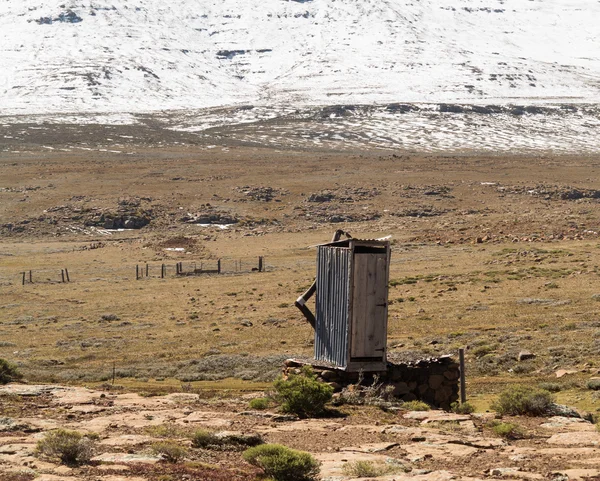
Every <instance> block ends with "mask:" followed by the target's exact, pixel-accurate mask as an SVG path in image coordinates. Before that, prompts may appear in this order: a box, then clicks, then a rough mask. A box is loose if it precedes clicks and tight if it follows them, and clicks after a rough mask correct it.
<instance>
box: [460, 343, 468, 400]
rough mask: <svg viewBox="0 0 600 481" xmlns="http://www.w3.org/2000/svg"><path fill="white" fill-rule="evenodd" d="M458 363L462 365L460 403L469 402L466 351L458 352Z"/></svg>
mask: <svg viewBox="0 0 600 481" xmlns="http://www.w3.org/2000/svg"><path fill="white" fill-rule="evenodd" d="M458 362H459V364H460V403H461V404H462V403H465V402H467V387H466V386H465V349H464V348H462V347H461V348H460V349H459V350H458Z"/></svg>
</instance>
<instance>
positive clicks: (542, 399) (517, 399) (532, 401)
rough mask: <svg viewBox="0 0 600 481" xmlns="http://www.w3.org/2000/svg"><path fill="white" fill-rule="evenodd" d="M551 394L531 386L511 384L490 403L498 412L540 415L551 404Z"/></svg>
mask: <svg viewBox="0 0 600 481" xmlns="http://www.w3.org/2000/svg"><path fill="white" fill-rule="evenodd" d="M553 401H554V400H553V399H552V394H550V393H549V392H548V391H546V390H544V389H539V388H536V387H532V386H511V387H509V388H508V389H506V390H505V391H503V392H502V393H501V394H500V396H499V397H498V399H497V400H496V401H495V402H494V403H493V404H492V409H494V410H495V411H497V412H498V413H500V414H512V415H515V416H516V415H520V414H525V415H528V416H542V415H544V414H546V413H547V412H548V410H549V409H550V407H551V406H552V404H553Z"/></svg>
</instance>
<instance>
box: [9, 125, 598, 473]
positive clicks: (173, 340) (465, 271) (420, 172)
mask: <svg viewBox="0 0 600 481" xmlns="http://www.w3.org/2000/svg"><path fill="white" fill-rule="evenodd" d="M65 128H66V127H65ZM131 128H133V127H127V128H126V129H125V130H122V131H119V129H118V128H117V127H115V128H114V129H113V128H112V127H111V137H106V135H107V132H106V129H101V128H99V127H98V128H95V127H94V128H91V127H90V129H88V130H89V133H90V136H89V138H87V141H88V144H85V145H84V142H85V141H86V140H85V139H84V138H79V137H77V138H75V139H71V140H72V141H73V142H75V144H77V146H78V147H81V148H85V149H86V150H81V149H80V148H77V149H74V148H72V145H69V144H67V143H65V141H64V140H61V139H63V137H64V135H65V132H62V131H58V130H57V129H52V135H51V136H48V135H49V134H48V133H46V134H44V135H42V136H41V137H39V138H37V137H35V135H37V134H31V133H30V134H28V136H27V142H26V145H25V144H24V143H23V142H24V141H23V142H22V141H17V140H15V142H14V144H11V145H10V149H5V150H3V151H2V152H0V172H2V174H1V175H0V294H1V300H0V358H6V359H8V360H10V361H11V362H14V363H16V364H17V365H18V367H19V369H20V370H21V371H22V372H23V373H24V374H25V376H26V379H28V380H29V382H31V383H35V382H40V383H53V384H55V385H56V386H65V385H67V384H69V385H75V386H82V385H87V386H88V387H89V388H90V389H91V390H88V389H86V388H83V387H72V386H70V387H56V386H55V387H48V388H45V389H40V388H38V387H35V386H34V385H31V386H26V387H23V386H9V387H8V388H6V389H4V391H3V393H4V394H3V395H2V396H1V397H0V401H1V404H0V416H2V418H3V420H2V422H1V423H0V425H1V426H2V429H3V434H2V438H1V439H2V441H1V443H0V444H1V445H2V447H0V450H1V451H0V462H2V463H4V464H2V465H0V466H1V468H2V470H4V471H5V472H4V473H3V474H0V479H2V481H4V479H6V480H9V481H17V480H19V481H21V480H28V479H31V478H32V476H33V474H32V473H33V472H34V471H35V473H36V474H40V476H39V479H42V480H43V479H47V480H59V479H66V480H70V479H96V478H98V479H100V478H104V479H112V480H113V481H115V480H117V479H121V478H123V477H125V478H127V479H136V478H140V479H150V480H152V481H155V480H158V479H161V481H163V480H167V479H175V480H179V479H190V478H189V477H190V476H191V477H192V479H193V476H197V477H198V476H200V478H201V476H204V477H205V478H207V479H211V477H210V476H212V479H219V478H218V477H216V474H215V473H214V472H212V474H211V475H210V476H209V475H208V474H206V472H204V471H202V470H206V469H213V470H215V469H217V470H222V471H223V472H225V473H226V475H227V479H236V478H235V476H238V478H239V479H246V478H247V477H248V476H251V477H252V476H254V472H253V471H251V468H250V467H249V466H246V465H242V464H241V461H240V460H241V457H240V454H239V452H230V451H226V452H220V451H219V452H213V451H202V450H197V449H190V450H189V453H188V462H187V464H186V465H183V464H178V465H177V466H173V465H171V464H169V463H165V462H163V461H160V460H159V459H158V458H157V457H156V456H154V457H153V456H152V455H151V449H150V446H151V445H152V443H154V442H155V441H156V439H162V438H161V436H162V435H163V434H165V433H164V432H163V431H161V433H162V434H161V435H159V434H158V432H157V431H156V430H153V428H152V426H163V425H168V426H171V425H173V426H175V428H177V429H174V430H173V431H169V432H170V434H169V436H171V437H176V438H177V439H178V440H179V441H178V442H180V443H181V444H182V445H189V438H188V437H186V436H187V434H189V429H187V428H188V427H189V426H192V427H195V426H208V427H210V428H214V429H217V430H242V431H249V432H259V433H260V434H262V435H264V436H265V439H266V440H268V441H273V442H282V443H283V444H286V445H289V446H291V447H296V448H300V449H306V450H308V451H310V452H312V453H314V454H315V455H317V456H318V457H319V459H321V460H322V461H323V465H322V467H323V471H322V472H323V476H324V477H325V478H334V479H335V478H336V477H338V478H339V477H341V476H342V474H341V471H340V469H341V466H342V465H343V464H344V463H345V462H348V461H349V460H353V459H361V458H360V457H361V456H363V457H365V459H373V460H380V461H383V462H385V460H386V459H387V458H391V459H395V460H396V461H394V462H393V463H392V464H394V463H396V464H400V465H402V466H403V467H405V468H406V469H407V470H408V469H409V468H410V471H408V472H403V473H396V474H394V475H393V476H392V477H390V478H389V479H404V477H407V479H408V478H415V479H450V478H451V477H452V476H454V477H455V478H461V477H462V478H469V477H470V478H474V479H479V478H481V479H483V478H490V477H491V478H501V477H514V478H517V479H524V478H536V477H542V478H544V479H553V478H556V479H557V480H558V479H561V480H562V479H571V478H572V479H577V477H578V476H579V477H585V476H588V477H591V478H593V477H594V476H598V473H597V472H596V471H595V470H596V469H597V468H596V465H597V463H598V460H599V459H600V455H599V454H598V452H597V442H598V441H599V439H598V433H597V432H596V431H595V430H594V429H595V427H594V426H592V424H590V423H589V422H587V421H584V420H575V421H573V420H572V419H569V420H565V419H550V420H547V419H537V418H520V419H511V420H510V421H511V422H515V423H517V424H520V425H521V426H522V427H523V430H524V432H525V435H524V437H523V438H522V439H517V440H508V441H507V440H504V439H500V438H498V437H496V436H494V435H493V433H492V430H491V429H490V427H489V424H488V421H489V418H490V417H492V416H493V415H492V414H488V413H486V411H487V410H489V406H490V401H491V400H492V398H493V397H494V396H495V394H496V393H497V392H498V391H499V390H501V389H502V388H504V387H505V386H507V385H512V384H516V383H525V384H530V385H544V386H545V387H547V388H550V389H551V390H552V391H554V392H556V396H557V400H558V402H560V403H564V404H569V405H571V406H575V407H577V408H579V409H581V410H585V411H590V412H595V411H596V410H597V409H598V407H599V405H598V392H597V391H596V390H595V387H590V386H592V385H593V386H596V385H597V384H596V381H597V377H598V375H599V374H600V371H599V370H600V361H599V358H598V355H599V353H600V341H599V339H600V314H599V312H600V311H599V307H598V306H600V304H598V299H600V285H599V284H598V280H599V276H600V267H599V266H600V251H599V250H598V246H599V245H600V243H599V235H600V223H599V221H598V205H599V202H600V184H598V182H597V175H596V174H597V172H598V165H599V164H598V157H597V156H594V155H586V156H575V155H573V156H553V155H550V154H543V155H542V154H540V155H530V156H517V155H513V156H500V155H497V156H496V155H478V154H474V153H456V154H452V155H446V154H438V155H428V154H427V155H425V154H417V153H412V152H407V151H404V150H403V151H385V152H383V151H377V152H376V153H374V152H373V151H370V150H369V149H357V150H352V149H349V150H346V151H344V152H332V151H330V150H322V149H320V150H310V149H307V148H302V149H300V148H298V149H296V150H294V149H292V148H285V149H283V148H282V149H280V150H278V149H275V148H264V146H259V145H256V146H255V145H250V146H249V145H245V144H240V143H239V142H236V141H235V140H231V141H229V142H223V143H222V145H221V143H219V145H218V146H216V145H212V144H211V145H208V144H207V145H204V144H201V145H196V144H193V143H191V141H189V139H187V140H186V139H185V138H183V137H181V136H175V134H173V135H174V137H160V138H159V137H152V136H151V137H148V138H147V142H146V143H143V142H139V141H137V140H135V141H134V140H131V138H134V139H137V138H138V137H139V136H136V135H137V134H136V133H135V132H132V131H130V130H128V129H131ZM32 132H34V131H33V130H32ZM138 133H139V132H138ZM91 134H93V135H91ZM133 134H136V135H133ZM40 135H41V134H40ZM118 135H123V136H125V137H124V138H127V139H128V140H124V141H123V142H122V143H121V142H117V141H114V139H115V138H118ZM157 135H158V134H157ZM182 135H183V134H182ZM109 139H113V140H109ZM71 140H70V141H69V142H71ZM207 142H208V140H207ZM71 143H72V142H71ZM117 144H118V145H117ZM339 228H341V229H343V230H345V231H349V232H350V233H351V234H353V235H354V236H356V237H362V238H378V237H384V236H392V237H391V242H392V263H391V267H390V284H389V286H390V288H389V306H388V313H389V323H388V354H389V357H390V359H393V360H397V361H406V360H416V359H420V358H424V357H439V356H441V355H444V354H451V355H454V356H455V355H456V353H457V351H458V349H459V348H460V347H464V348H466V358H467V370H466V372H467V379H468V392H469V399H470V400H471V401H472V402H473V403H474V404H475V406H476V408H477V413H476V414H473V415H464V416H459V417H456V415H449V414H443V413H429V414H426V415H425V416H426V417H425V418H423V419H420V418H419V416H423V415H422V414H415V413H406V412H387V413H384V412H383V411H380V410H378V409H376V408H369V407H361V408H348V407H345V408H343V410H344V412H345V414H346V416H345V417H335V418H330V419H319V420H311V421H291V420H285V419H284V420H282V419H281V418H277V417H268V416H267V417H264V415H263V414H261V415H258V414H256V413H255V414H250V415H241V412H243V411H247V402H248V399H247V398H246V397H244V396H245V394H243V393H253V392H256V391H260V390H264V389H266V388H268V386H269V384H268V383H269V382H270V381H272V380H273V378H274V377H275V376H276V375H277V373H279V372H280V371H281V367H282V363H283V361H284V359H286V358H288V357H310V356H311V355H312V350H313V333H312V331H311V330H310V326H309V325H308V324H307V323H306V322H305V320H304V318H303V317H302V315H301V314H300V313H299V312H298V311H297V310H296V309H295V308H294V306H293V302H294V300H295V299H296V298H297V296H298V294H299V293H302V292H303V291H304V290H305V289H306V288H307V287H308V286H309V285H310V284H311V282H312V281H313V279H314V275H315V251H314V249H311V248H310V246H314V245H316V244H319V243H322V242H326V241H328V240H329V239H330V238H331V235H332V233H333V231H335V230H336V229H339ZM259 257H263V260H264V272H258V262H259V261H258V258H259ZM218 260H221V267H222V272H221V274H216V269H217V262H218ZM146 265H147V266H148V271H147V272H148V275H146ZM163 265H164V269H165V270H164V275H161V268H162V266H163ZM176 265H180V266H182V267H181V268H182V269H183V270H184V273H185V275H181V274H179V273H178V272H179V270H178V269H179V267H176ZM136 267H137V273H138V275H137V276H136ZM65 274H66V276H65ZM113 374H114V376H115V377H116V379H117V384H119V385H123V386H125V389H124V390H123V391H115V390H114V389H108V386H104V387H102V386H103V383H105V382H106V381H107V380H110V379H111V377H112V375H113ZM590 383H592V384H590ZM230 388H231V389H233V390H234V391H235V392H236V393H240V392H241V393H242V394H239V395H238V396H234V397H231V396H225V397H224V395H223V391H224V390H226V389H230ZM27 390H30V391H31V392H30V393H29V395H27V393H26V391H27ZM24 394H25V395H24ZM252 395H254V394H249V396H252ZM275 416H276V415H275ZM407 416H408V417H407ZM186 421H187V422H186ZM56 426H63V427H68V428H73V429H78V430H80V431H82V432H94V433H97V434H98V437H99V439H98V440H97V442H96V456H108V457H107V458H98V459H97V461H95V462H94V463H93V464H92V465H90V466H85V467H81V468H72V467H65V466H58V465H56V464H54V463H51V462H49V461H48V460H45V459H40V458H37V457H34V456H32V453H33V450H34V448H35V443H36V442H37V440H38V439H39V437H40V436H42V435H43V432H44V431H47V430H49V429H51V428H52V427H56ZM180 428H183V429H182V430H181V429H180ZM119 453H120V454H119ZM113 455H115V456H116V457H115V456H113ZM138 456H142V458H141V459H143V460H144V463H138V462H137V461H140V458H139V457H138ZM101 459H104V461H103V462H100V460H101ZM344 460H346V461H344ZM25 463H27V464H25ZM106 463H108V464H106ZM190 463H191V464H190ZM194 463H195V464H194ZM198 463H205V464H207V465H209V467H206V466H205V465H204V464H203V465H200V464H198ZM107 465H108V466H109V467H108V468H107ZM28 469H31V470H33V471H29V472H27V470H28ZM240 469H241V471H240ZM15 470H25V472H24V473H23V474H18V475H16V474H10V475H9V474H8V473H9V472H14V471H15ZM194 470H196V471H194ZM572 470H575V471H572ZM577 470H579V471H577ZM565 472H566V474H564V473H565ZM198 473H203V474H201V475H200V474H198ZM232 473H233V474H232ZM557 473H558V474H557ZM560 473H563V474H560ZM9 476H12V477H9ZM19 476H21V477H19ZM185 476H188V478H185ZM244 476H246V478H244ZM561 476H562V477H561ZM201 479H202V478H201Z"/></svg>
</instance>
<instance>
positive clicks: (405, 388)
mask: <svg viewBox="0 0 600 481" xmlns="http://www.w3.org/2000/svg"><path fill="white" fill-rule="evenodd" d="M305 365H310V366H312V368H313V370H314V371H315V374H316V375H317V377H318V379H319V380H321V381H324V382H326V383H328V384H329V385H330V386H332V387H333V388H334V390H335V391H336V392H339V391H341V390H342V389H343V388H345V387H347V386H349V385H352V384H356V383H357V382H358V381H359V377H362V381H361V384H362V385H364V386H369V385H371V384H373V382H374V381H375V380H376V376H378V379H377V382H379V383H383V384H386V385H391V386H393V387H394V390H393V392H392V393H393V395H394V397H395V398H397V399H399V400H402V401H415V400H421V401H424V402H426V403H427V404H430V405H431V406H434V407H439V408H442V409H446V410H449V409H450V405H451V404H452V403H453V402H456V401H458V391H459V382H460V381H459V379H460V372H459V365H458V363H457V362H455V361H454V360H453V359H452V357H451V356H442V357H439V358H430V359H422V360H419V361H415V362H409V363H406V364H394V363H388V368H387V371H386V372H380V373H370V372H365V373H358V372H346V371H344V370H342V369H339V368H335V367H333V366H328V365H326V364H323V363H320V362H317V361H311V360H299V359H288V360H287V361H285V367H284V369H283V373H284V375H287V374H290V373H299V372H300V368H301V367H302V366H305Z"/></svg>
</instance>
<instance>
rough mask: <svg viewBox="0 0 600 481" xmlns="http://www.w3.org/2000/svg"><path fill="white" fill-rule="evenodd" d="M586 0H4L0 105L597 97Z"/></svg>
mask: <svg viewBox="0 0 600 481" xmlns="http://www.w3.org/2000/svg"><path fill="white" fill-rule="evenodd" d="M599 17H600V2H598V1H593V2H592V1H590V0H544V1H540V0H535V1H527V2H525V1H516V0H421V1H417V0H396V1H392V0H351V1H350V0H329V1H325V0H296V1H285V0H262V1H260V2H249V1H243V0H218V1H201V0H171V1H170V2H167V3H165V2H163V1H160V0H78V1H76V0H72V1H71V0H69V1H68V0H4V1H3V2H1V3H0V59H1V60H2V69H0V100H1V111H0V113H1V114H3V115H15V114H17V115H18V114H35V113H48V112H79V113H81V112H148V111H156V110H169V109H198V108H206V107H214V106H225V105H240V104H251V105H265V106H267V105H268V106H277V105H280V106H286V107H290V106H292V107H293V106H310V105H333V104H370V103H389V102H434V103H436V102H458V103H469V104H473V103H475V104H477V103H515V102H517V103H519V102H520V103H528V104H530V103H560V102H568V103H588V104H589V103H600V50H599V49H598V48H597V46H598V28H597V21H596V20H597V18H599Z"/></svg>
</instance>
